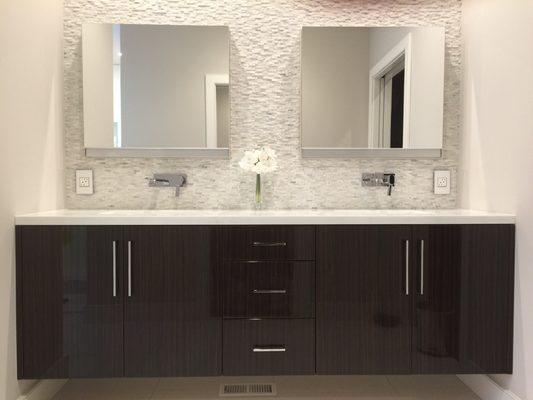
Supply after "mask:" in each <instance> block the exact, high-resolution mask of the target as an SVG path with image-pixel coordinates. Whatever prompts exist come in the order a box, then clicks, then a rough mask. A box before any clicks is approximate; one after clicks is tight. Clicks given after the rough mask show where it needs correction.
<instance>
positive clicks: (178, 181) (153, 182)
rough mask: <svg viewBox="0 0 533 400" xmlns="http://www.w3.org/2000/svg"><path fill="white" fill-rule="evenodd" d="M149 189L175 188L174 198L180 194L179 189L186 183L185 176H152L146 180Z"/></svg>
mask: <svg viewBox="0 0 533 400" xmlns="http://www.w3.org/2000/svg"><path fill="white" fill-rule="evenodd" d="M146 179H147V180H148V186H150V187H175V188H176V197H178V196H179V194H180V187H182V186H185V185H186V183H187V175H186V174H154V176H153V178H148V177H147V178H146Z"/></svg>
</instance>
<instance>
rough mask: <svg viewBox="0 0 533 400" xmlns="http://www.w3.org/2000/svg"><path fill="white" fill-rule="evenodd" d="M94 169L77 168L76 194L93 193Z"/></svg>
mask: <svg viewBox="0 0 533 400" xmlns="http://www.w3.org/2000/svg"><path fill="white" fill-rule="evenodd" d="M93 193H94V190H93V171H92V170H91V169H77V170H76V194H93Z"/></svg>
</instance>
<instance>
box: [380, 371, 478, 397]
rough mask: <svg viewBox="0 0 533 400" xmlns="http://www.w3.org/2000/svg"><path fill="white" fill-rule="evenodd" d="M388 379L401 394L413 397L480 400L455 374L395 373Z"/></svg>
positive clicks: (398, 393)
mask: <svg viewBox="0 0 533 400" xmlns="http://www.w3.org/2000/svg"><path fill="white" fill-rule="evenodd" d="M388 379H389V382H390V383H391V385H392V387H393V388H394V390H395V391H396V394H397V395H399V396H405V397H410V398H413V399H435V400H441V399H442V400H447V399H453V400H479V398H478V397H477V396H476V395H475V394H474V393H473V392H472V391H471V390H470V389H469V388H468V387H467V386H465V384H464V383H463V382H461V381H460V380H459V378H457V377H456V376H455V375H411V376H409V375H406V376H401V375H394V376H389V377H388Z"/></svg>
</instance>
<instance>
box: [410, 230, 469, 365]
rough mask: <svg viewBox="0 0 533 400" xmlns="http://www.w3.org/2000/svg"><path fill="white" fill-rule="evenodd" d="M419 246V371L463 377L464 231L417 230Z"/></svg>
mask: <svg viewBox="0 0 533 400" xmlns="http://www.w3.org/2000/svg"><path fill="white" fill-rule="evenodd" d="M413 242H414V243H413V244H414V247H415V248H414V250H413V259H412V266H413V267H412V269H413V271H414V273H413V277H414V287H415V292H414V301H413V372H415V373H420V374H422V373H427V374H429V373H457V372H460V371H461V370H462V361H463V360H462V357H461V348H462V343H461V340H462V338H461V324H462V322H464V321H463V317H464V315H462V313H461V290H462V279H464V273H465V272H466V271H465V270H464V269H463V268H462V267H461V246H462V244H461V226H460V225H434V226H415V227H413Z"/></svg>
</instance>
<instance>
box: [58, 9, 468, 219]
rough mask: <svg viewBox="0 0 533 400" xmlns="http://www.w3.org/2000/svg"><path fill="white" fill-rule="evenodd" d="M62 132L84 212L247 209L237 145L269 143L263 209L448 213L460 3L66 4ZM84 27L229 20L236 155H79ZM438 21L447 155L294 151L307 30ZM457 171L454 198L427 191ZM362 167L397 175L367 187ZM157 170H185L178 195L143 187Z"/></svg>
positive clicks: (250, 191) (452, 202)
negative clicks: (271, 157)
mask: <svg viewBox="0 0 533 400" xmlns="http://www.w3.org/2000/svg"><path fill="white" fill-rule="evenodd" d="M64 11H65V13H64V44H65V48H64V129H65V163H66V166H65V168H66V204H67V207H68V208H72V209H76V208H85V209H110V208H117V209H192V208H194V209H214V208H219V209H246V208H251V207H252V206H253V198H254V189H255V177H254V176H253V175H251V174H250V173H246V172H245V171H242V170H241V169H240V168H239V166H238V161H239V159H240V157H241V156H242V153H243V151H244V150H247V149H250V148H253V147H255V146H257V145H268V146H271V147H272V148H274V149H275V150H276V151H277V152H278V154H279V159H280V169H279V171H277V172H275V173H273V174H270V175H266V176H264V177H263V182H264V188H263V193H264V199H265V205H264V207H265V208H271V209H276V208H281V209H290V208H293V209H297V208H312V207H317V208H454V207H455V206H456V204H457V184H456V183H457V166H458V160H459V132H460V103H461V93H460V79H461V51H462V50H461V31H460V18H461V2H460V1H459V0H284V1H280V0H220V1H213V0H134V1H127V0H65V10H64ZM83 22H106V23H137V24H143V23H144V24H190V25H228V26H229V29H230V77H231V78H230V79H231V88H230V97H231V101H230V102H231V137H230V146H231V158H230V159H229V160H208V159H171V158H166V159H156V158H152V159H149V158H123V159H116V158H115V159H113V158H107V159H106V158H87V157H85V156H84V150H83V103H82V100H83V95H82V89H83V88H82V60H81V24H82V23H83ZM320 25H328V26H444V27H445V29H446V57H445V93H444V151H443V157H442V158H441V159H439V160H377V159H374V160H373V159H303V158H302V157H301V155H300V31H301V28H302V26H320ZM78 168H89V169H93V170H94V179H95V183H94V187H95V193H94V195H91V196H82V195H76V192H75V179H74V176H75V170H76V169H78ZM436 168H444V169H450V170H451V171H452V191H451V194H450V195H440V196H438V195H434V194H433V192H432V188H433V170H434V169H436ZM363 171H376V172H378V171H392V172H396V174H397V186H396V188H395V189H394V191H393V195H392V196H391V197H388V196H386V189H385V188H370V189H369V188H363V187H362V186H361V173H362V172H363ZM153 172H185V173H187V174H188V176H189V185H188V186H187V187H185V188H184V189H183V190H182V191H181V195H180V197H179V198H176V197H175V196H174V190H173V189H169V188H149V187H148V186H147V184H146V181H145V179H144V178H145V177H146V176H150V175H151V174H152V173H153Z"/></svg>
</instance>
